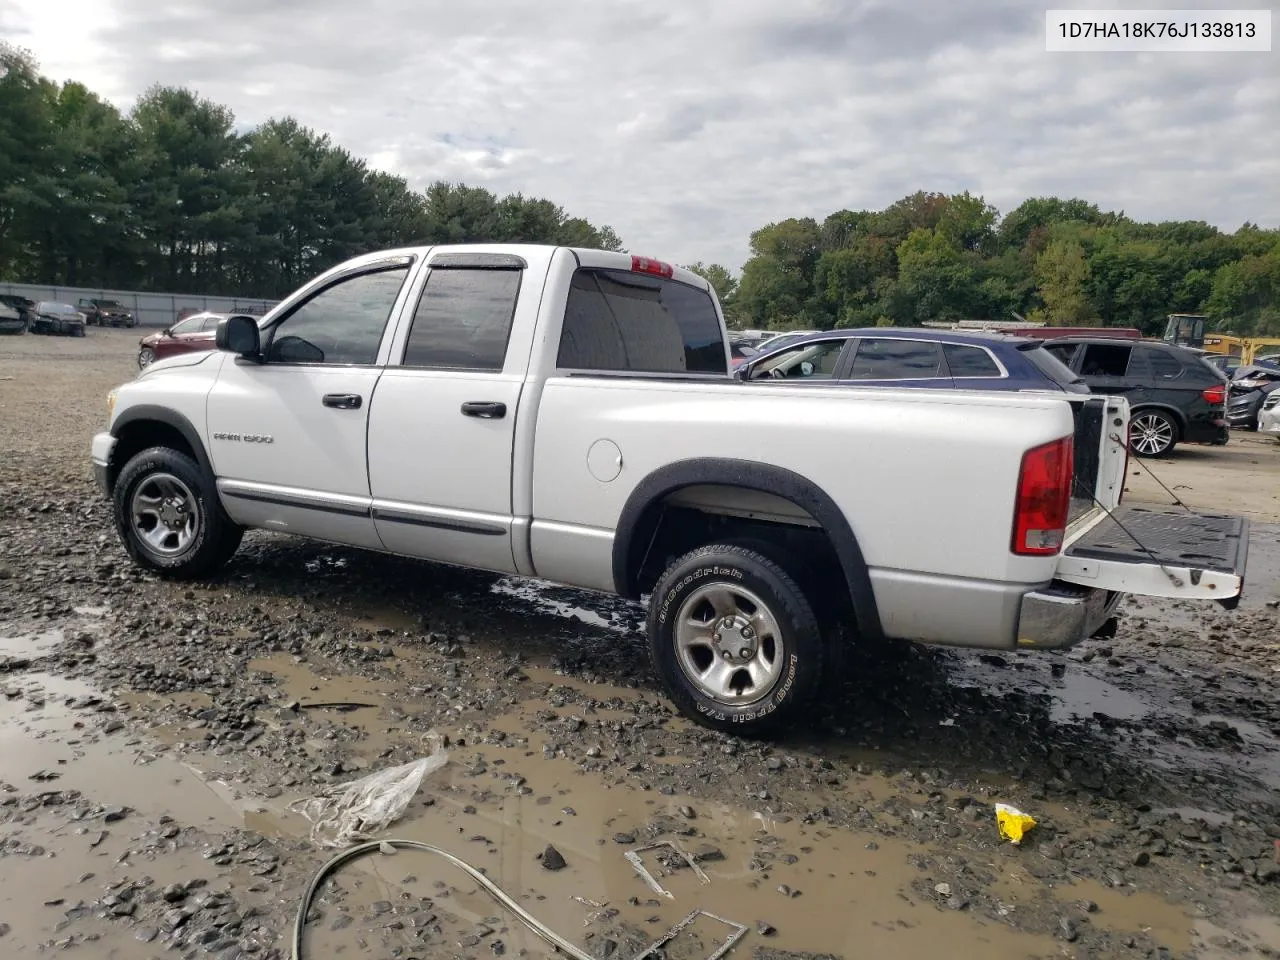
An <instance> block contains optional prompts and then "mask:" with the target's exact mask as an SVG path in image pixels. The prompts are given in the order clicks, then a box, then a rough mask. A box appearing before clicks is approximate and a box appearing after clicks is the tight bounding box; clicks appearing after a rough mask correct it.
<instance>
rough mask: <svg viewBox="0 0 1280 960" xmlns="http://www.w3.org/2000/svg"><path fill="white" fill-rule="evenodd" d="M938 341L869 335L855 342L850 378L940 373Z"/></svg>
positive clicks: (897, 377)
mask: <svg viewBox="0 0 1280 960" xmlns="http://www.w3.org/2000/svg"><path fill="white" fill-rule="evenodd" d="M941 367H942V358H941V354H940V353H939V351H938V345H937V344H936V343H933V342H931V341H928V340H896V339H881V338H878V337H868V338H866V339H865V340H862V341H860V342H859V343H858V352H857V354H856V355H855V356H854V358H853V368H852V369H851V370H850V371H849V379H850V380H920V379H927V378H930V377H937V376H940V375H941V374H940V370H941Z"/></svg>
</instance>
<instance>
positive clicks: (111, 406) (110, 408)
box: [107, 390, 116, 420]
mask: <svg viewBox="0 0 1280 960" xmlns="http://www.w3.org/2000/svg"><path fill="white" fill-rule="evenodd" d="M115 412H116V392H115V391H114V390H112V391H111V392H110V393H108V394H107V420H110V419H111V415H112V414H113V413H115Z"/></svg>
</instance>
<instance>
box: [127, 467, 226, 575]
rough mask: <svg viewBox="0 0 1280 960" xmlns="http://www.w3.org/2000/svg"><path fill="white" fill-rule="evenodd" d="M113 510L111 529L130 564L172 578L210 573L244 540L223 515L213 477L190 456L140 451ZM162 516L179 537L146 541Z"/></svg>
mask: <svg viewBox="0 0 1280 960" xmlns="http://www.w3.org/2000/svg"><path fill="white" fill-rule="evenodd" d="M112 508H113V511H112V512H113V513H114V517H115V523H116V530H117V532H118V533H119V534H120V539H121V540H122V541H123V543H124V547H125V550H126V551H128V553H129V556H130V557H131V558H133V560H134V562H135V563H137V564H139V565H140V566H143V567H146V568H147V569H149V570H153V571H155V572H156V573H159V574H161V575H162V576H166V577H171V578H174V579H199V578H201V577H206V576H208V575H209V574H211V573H213V571H215V570H216V569H217V568H218V567H220V566H222V565H223V564H224V563H226V562H227V561H228V560H229V559H231V555H232V554H233V553H235V551H236V548H237V547H239V545H240V539H241V537H242V536H243V535H244V530H243V528H242V527H239V526H237V525H236V524H234V523H233V522H232V521H231V519H230V518H229V517H228V516H227V515H226V513H225V512H224V511H223V509H222V504H221V503H220V502H219V501H218V496H217V490H216V489H215V487H214V484H213V478H212V477H210V476H209V475H208V474H207V473H205V472H204V471H203V470H201V469H200V466H199V464H197V463H196V462H195V460H193V459H192V458H191V457H189V456H187V455H186V454H185V453H180V452H178V451H177V450H173V449H171V448H169V447H151V448H150V449H148V450H143V451H142V452H141V453H138V454H136V455H135V456H134V457H133V458H132V459H130V460H129V462H128V463H126V464H125V465H124V467H123V468H122V469H121V471H120V475H119V477H118V478H117V479H116V484H115V490H114V492H113V494H112ZM162 512H163V513H164V514H165V515H166V516H167V517H168V518H169V519H171V520H172V521H173V522H174V525H175V530H180V533H178V532H175V533H174V535H173V536H171V537H168V538H167V539H162V538H161V537H158V536H156V535H154V534H153V535H152V536H150V537H148V533H149V532H151V531H154V530H155V529H156V525H157V523H158V522H159V520H160V515H161V513H162ZM180 521H181V522H180Z"/></svg>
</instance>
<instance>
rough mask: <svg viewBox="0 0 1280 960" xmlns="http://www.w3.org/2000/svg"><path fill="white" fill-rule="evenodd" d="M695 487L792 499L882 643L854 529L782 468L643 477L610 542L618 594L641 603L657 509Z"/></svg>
mask: <svg viewBox="0 0 1280 960" xmlns="http://www.w3.org/2000/svg"><path fill="white" fill-rule="evenodd" d="M699 484H717V485H720V486H730V487H741V488H743V489H747V490H758V491H760V492H763V493H771V494H774V495H775V496H780V497H783V498H785V499H787V500H790V501H791V502H792V503H794V504H795V505H796V506H798V507H801V508H802V509H804V510H805V511H806V512H807V513H808V514H809V515H810V516H811V517H813V518H814V519H815V520H817V521H818V523H819V524H820V525H821V527H822V530H823V532H824V533H825V534H826V535H827V537H828V539H829V540H830V541H831V545H832V546H833V547H834V549H835V552H836V556H837V557H838V558H839V560H840V566H841V570H842V572H843V574H844V579H845V582H846V584H847V585H848V589H849V596H850V599H851V600H852V602H853V610H854V616H855V618H856V620H857V625H858V629H859V631H860V633H861V635H862V636H863V637H866V638H868V639H870V640H880V639H883V637H884V630H883V627H882V626H881V623H880V614H879V611H878V610H877V607H876V598H875V592H874V590H873V588H872V585H871V575H870V573H869V571H868V569H867V564H866V560H865V559H864V557H863V555H862V548H861V547H860V546H859V544H858V538H857V537H856V536H855V535H854V532H853V528H852V527H851V526H850V525H849V521H848V519H846V517H845V515H844V513H843V512H842V511H841V510H840V508H839V507H838V506H837V505H836V503H835V501H834V500H832V499H831V497H830V496H829V495H828V494H827V493H826V492H825V491H824V490H822V488H821V487H819V486H818V485H817V484H815V483H814V482H813V481H811V480H809V479H808V478H806V477H803V476H801V475H800V474H798V473H796V472H794V471H792V470H788V469H786V468H785V467H777V466H773V465H772V464H766V463H757V462H755V461H751V460H735V459H729V458H719V457H705V458H696V459H692V460H682V461H679V462H678V463H672V464H668V465H667V466H665V467H660V468H659V469H657V470H655V471H654V472H653V473H651V474H649V475H648V476H647V477H645V478H644V479H643V480H642V481H640V483H639V484H637V485H636V488H635V489H634V490H633V491H632V492H631V495H630V496H629V497H628V498H627V502H626V504H625V505H624V506H623V508H622V513H621V515H620V516H619V517H618V523H617V527H616V529H615V532H614V538H613V580H614V589H615V590H616V591H617V592H618V594H619V595H621V596H624V597H627V598H629V599H632V600H638V599H639V598H640V587H639V583H638V574H639V568H640V564H639V562H637V561H636V557H635V553H636V552H637V551H638V550H643V549H644V546H643V545H642V543H641V541H642V540H647V539H648V536H649V535H650V534H651V533H652V531H653V529H655V526H654V525H655V524H656V521H657V517H656V515H655V513H656V508H657V507H658V506H659V505H660V504H661V503H662V502H663V501H664V500H665V499H666V498H667V497H668V496H670V495H671V494H672V493H674V492H675V491H677V490H679V489H681V488H683V487H689V486H695V485H699Z"/></svg>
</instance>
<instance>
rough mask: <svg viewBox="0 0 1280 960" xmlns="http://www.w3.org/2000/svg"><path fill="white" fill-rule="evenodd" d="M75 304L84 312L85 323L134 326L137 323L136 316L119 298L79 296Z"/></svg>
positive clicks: (104, 325)
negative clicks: (79, 298) (78, 300)
mask: <svg viewBox="0 0 1280 960" xmlns="http://www.w3.org/2000/svg"><path fill="white" fill-rule="evenodd" d="M77 306H78V307H79V310H80V312H81V313H83V314H84V320H85V323H96V324H97V325H98V326H100V327H136V326H137V325H138V320H137V318H136V317H134V315H133V314H132V313H130V312H129V308H128V307H126V306H125V305H124V304H123V303H121V302H120V301H119V300H107V299H105V298H103V297H88V298H81V300H80V302H79V303H78V304H77Z"/></svg>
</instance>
